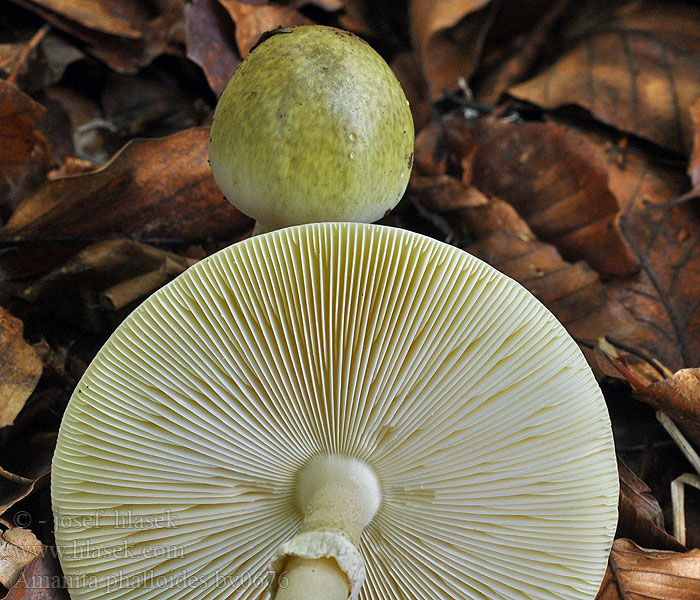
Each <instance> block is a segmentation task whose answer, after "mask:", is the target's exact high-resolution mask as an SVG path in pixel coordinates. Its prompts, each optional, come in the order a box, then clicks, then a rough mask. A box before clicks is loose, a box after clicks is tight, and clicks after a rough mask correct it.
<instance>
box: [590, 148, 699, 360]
mask: <svg viewBox="0 0 700 600" xmlns="http://www.w3.org/2000/svg"><path fill="white" fill-rule="evenodd" d="M597 143H598V144H599V145H600V146H601V147H603V143H602V142H597ZM607 164H608V176H609V182H610V190H611V191H612V192H613V194H614V195H615V197H616V198H617V199H618V201H619V202H620V205H621V207H622V212H621V215H620V219H619V229H620V233H621V235H622V238H623V240H624V241H625V243H626V244H627V246H628V247H629V248H630V249H631V251H632V253H633V254H634V256H635V257H636V258H637V261H638V262H639V265H640V270H639V272H638V273H637V274H636V275H635V276H634V277H629V278H626V279H623V280H612V281H610V282H608V283H607V285H606V288H607V291H608V295H609V297H610V299H611V300H615V301H617V302H619V303H620V304H622V305H623V306H624V307H625V308H626V309H627V310H628V311H629V312H630V313H631V314H632V315H633V316H634V318H635V321H636V322H637V323H638V330H637V332H636V334H635V335H634V336H633V337H632V338H629V339H621V341H623V342H626V343H627V344H628V345H631V346H635V347H637V348H641V349H642V350H643V351H645V352H646V354H648V355H649V356H652V357H659V358H660V359H661V360H662V361H663V363H664V364H665V365H666V366H667V367H668V368H669V369H670V370H671V371H672V372H673V371H676V370H678V369H682V368H683V367H692V366H697V365H698V364H700V297H698V287H699V286H700V219H698V217H697V212H696V211H695V209H694V208H693V207H692V206H691V205H690V204H689V203H685V204H681V205H679V206H672V207H670V206H668V203H669V202H671V201H672V200H673V199H674V198H676V197H678V196H679V195H680V194H681V193H682V191H683V190H684V189H687V179H686V178H685V177H684V176H683V174H682V173H679V172H677V171H676V170H674V169H672V168H668V167H664V166H661V165H658V164H654V163H653V162H651V160H650V159H649V158H648V157H647V156H646V155H645V154H643V153H642V152H640V151H639V150H636V149H635V148H633V147H628V148H627V149H626V150H624V151H622V152H620V151H618V150H617V149H616V148H615V147H614V146H612V147H609V148H608V152H607ZM613 337H615V338H618V337H619V336H618V335H617V334H614V335H613Z"/></svg>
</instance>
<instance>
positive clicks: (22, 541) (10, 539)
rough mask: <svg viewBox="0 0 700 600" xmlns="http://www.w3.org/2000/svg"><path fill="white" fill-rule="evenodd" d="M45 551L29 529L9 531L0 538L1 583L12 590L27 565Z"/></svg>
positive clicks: (19, 528) (16, 528)
mask: <svg viewBox="0 0 700 600" xmlns="http://www.w3.org/2000/svg"><path fill="white" fill-rule="evenodd" d="M43 551H44V545H43V544H42V543H41V542H40V541H39V540H38V539H37V538H36V536H35V535H34V534H33V533H32V532H31V531H29V530H28V529H22V528H21V527H15V528H12V529H8V530H7V531H5V533H4V534H3V535H2V537H1V538H0V583H2V584H3V585H4V586H5V587H6V588H11V587H12V586H13V585H15V583H17V580H18V579H19V577H20V575H21V574H22V570H23V569H24V567H25V566H26V565H28V564H29V563H30V562H32V561H33V560H34V559H35V558H37V557H38V556H41V554H42V553H43Z"/></svg>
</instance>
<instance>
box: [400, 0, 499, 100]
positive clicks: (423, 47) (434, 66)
mask: <svg viewBox="0 0 700 600" xmlns="http://www.w3.org/2000/svg"><path fill="white" fill-rule="evenodd" d="M490 3H491V0H439V1H437V2H436V1H434V0H413V1H412V2H411V4H410V18H411V35H412V37H413V46H414V47H415V48H416V54H417V56H418V59H419V61H420V63H421V65H422V68H423V74H424V75H425V77H426V79H427V81H428V86H429V89H430V96H431V98H432V99H434V100H435V99H438V98H439V97H440V96H442V95H443V93H444V92H445V91H451V90H454V89H456V88H457V87H458V82H459V79H460V77H461V78H464V79H465V80H467V79H469V77H470V76H471V74H472V73H473V72H474V70H475V69H476V65H477V61H478V58H479V55H480V53H481V48H482V46H483V43H484V39H485V37H486V33H487V32H488V27H489V24H490V22H491V20H492V18H493V15H494V10H493V6H495V5H496V4H497V3H496V4H494V5H491V6H490Z"/></svg>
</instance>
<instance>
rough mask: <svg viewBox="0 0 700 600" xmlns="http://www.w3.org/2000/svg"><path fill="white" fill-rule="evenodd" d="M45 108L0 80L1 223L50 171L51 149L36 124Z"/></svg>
mask: <svg viewBox="0 0 700 600" xmlns="http://www.w3.org/2000/svg"><path fill="white" fill-rule="evenodd" d="M44 112H45V111H44V107H43V106H41V105H40V104H38V103H37V102H34V100H32V99H31V98H30V97H29V96H27V95H26V94H25V93H24V92H22V91H21V90H20V89H19V88H17V87H15V86H14V85H12V84H11V83H7V82H6V81H4V80H2V79H0V139H2V144H0V223H2V219H3V218H4V217H7V216H8V214H9V212H10V211H11V209H13V208H14V206H15V200H16V199H18V198H20V197H21V196H22V195H23V194H24V193H25V191H26V189H27V188H28V187H31V186H32V185H34V184H36V183H37V182H38V180H40V179H41V178H42V177H43V176H44V174H45V173H46V171H47V170H48V168H49V163H48V160H49V157H50V150H49V147H48V142H47V141H46V138H45V137H44V136H43V135H42V134H41V133H40V132H39V130H38V123H39V120H40V119H41V117H42V116H43V115H44Z"/></svg>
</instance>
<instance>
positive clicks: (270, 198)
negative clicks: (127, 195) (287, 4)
mask: <svg viewBox="0 0 700 600" xmlns="http://www.w3.org/2000/svg"><path fill="white" fill-rule="evenodd" d="M209 160H210V163H211V170H212V173H213V175H214V178H215V180H216V182H217V184H218V185H219V187H220V188H221V190H222V191H223V193H224V195H225V196H226V198H228V199H229V201H230V202H232V203H233V204H234V205H235V206H236V207H237V208H238V209H240V210H241V211H243V212H244V213H246V214H248V215H250V216H251V217H253V218H254V219H256V221H257V222H256V228H255V232H256V233H260V232H262V231H269V230H272V229H277V228H280V227H286V226H289V225H299V224H302V223H313V222H322V221H354V222H365V223H369V222H372V221H376V220H377V219H379V218H381V217H382V216H384V214H385V213H386V212H388V211H389V210H391V209H392V208H394V206H395V205H396V204H397V202H398V201H399V200H400V199H401V196H402V195H403V193H404V191H405V190H406V186H407V185H408V178H409V175H410V172H411V166H412V164H413V119H412V117H411V111H410V109H409V106H408V101H407V100H406V96H405V95H404V93H403V90H402V89H401V85H400V84H399V82H398V80H397V79H396V77H395V76H394V73H393V72H392V70H391V69H390V68H389V66H388V65H387V64H386V63H385V62H384V60H383V59H382V57H381V56H379V54H377V53H376V52H375V51H374V50H373V49H372V48H371V47H370V46H369V45H368V44H367V43H365V42H364V41H362V40H361V39H360V38H358V37H357V36H355V35H353V34H351V33H349V32H347V31H342V30H340V29H335V28H333V27H324V26H320V25H308V26H302V27H295V28H292V29H285V30H282V31H280V32H276V33H274V34H273V35H272V36H271V37H269V38H268V39H267V40H265V41H264V42H263V43H261V44H260V45H259V46H258V47H257V48H255V49H254V50H253V51H252V52H251V53H250V54H249V55H248V56H247V57H246V59H245V60H244V61H243V63H242V64H241V65H240V66H239V67H238V69H237V70H236V72H235V74H234V75H233V77H232V79H231V81H230V82H229V84H228V86H227V87H226V89H225V91H224V93H223V94H222V96H221V99H220V100H219V102H218V104H217V106H216V112H215V114H214V122H213V124H212V128H211V141H210V147H209Z"/></svg>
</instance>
